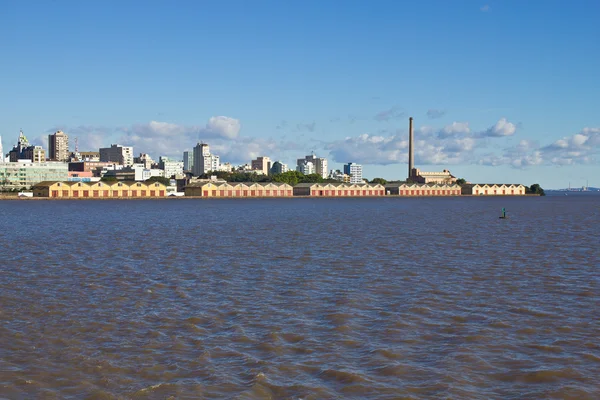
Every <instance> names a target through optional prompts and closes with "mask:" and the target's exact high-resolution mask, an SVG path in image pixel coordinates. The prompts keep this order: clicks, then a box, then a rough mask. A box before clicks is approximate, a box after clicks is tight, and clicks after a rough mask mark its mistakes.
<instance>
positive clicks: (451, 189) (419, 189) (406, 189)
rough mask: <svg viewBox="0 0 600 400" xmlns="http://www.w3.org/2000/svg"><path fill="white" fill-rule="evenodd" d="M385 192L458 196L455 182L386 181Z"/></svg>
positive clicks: (404, 194)
mask: <svg viewBox="0 0 600 400" xmlns="http://www.w3.org/2000/svg"><path fill="white" fill-rule="evenodd" d="M385 190H386V193H387V194H389V195H392V196H460V195H461V188H460V186H459V185H457V184H444V183H441V184H438V183H430V184H423V183H388V184H387V185H385Z"/></svg>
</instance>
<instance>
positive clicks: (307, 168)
mask: <svg viewBox="0 0 600 400" xmlns="http://www.w3.org/2000/svg"><path fill="white" fill-rule="evenodd" d="M296 171H298V172H301V173H303V174H304V175H311V174H314V173H315V166H314V164H313V163H312V162H311V161H306V160H303V161H302V163H301V164H299V165H298V166H297V167H296Z"/></svg>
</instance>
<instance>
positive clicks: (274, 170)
mask: <svg viewBox="0 0 600 400" xmlns="http://www.w3.org/2000/svg"><path fill="white" fill-rule="evenodd" d="M286 172H288V166H287V164H284V163H282V162H281V161H275V162H274V163H273V164H272V165H271V175H275V174H283V173H286Z"/></svg>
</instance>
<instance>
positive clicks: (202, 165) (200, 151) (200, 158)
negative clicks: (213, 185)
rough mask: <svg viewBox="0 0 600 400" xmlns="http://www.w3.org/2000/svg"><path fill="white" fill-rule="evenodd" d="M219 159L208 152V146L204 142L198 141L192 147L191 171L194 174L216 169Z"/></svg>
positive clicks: (197, 174)
mask: <svg viewBox="0 0 600 400" xmlns="http://www.w3.org/2000/svg"><path fill="white" fill-rule="evenodd" d="M220 165H221V159H220V157H219V156H217V155H215V154H210V147H208V144H206V143H198V144H197V145H196V146H195V147H194V165H193V166H192V173H193V174H194V175H196V176H200V175H203V174H207V173H209V172H210V171H218V170H219V167H220Z"/></svg>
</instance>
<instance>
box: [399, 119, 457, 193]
mask: <svg viewBox="0 0 600 400" xmlns="http://www.w3.org/2000/svg"><path fill="white" fill-rule="evenodd" d="M414 136H415V135H414V131H413V118H412V117H410V118H409V119H408V180H409V181H411V182H413V183H442V184H451V183H455V182H456V177H454V176H452V174H451V173H450V171H448V170H447V169H445V170H443V171H442V172H424V171H421V170H420V169H418V168H415V151H414V139H415V138H414Z"/></svg>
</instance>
